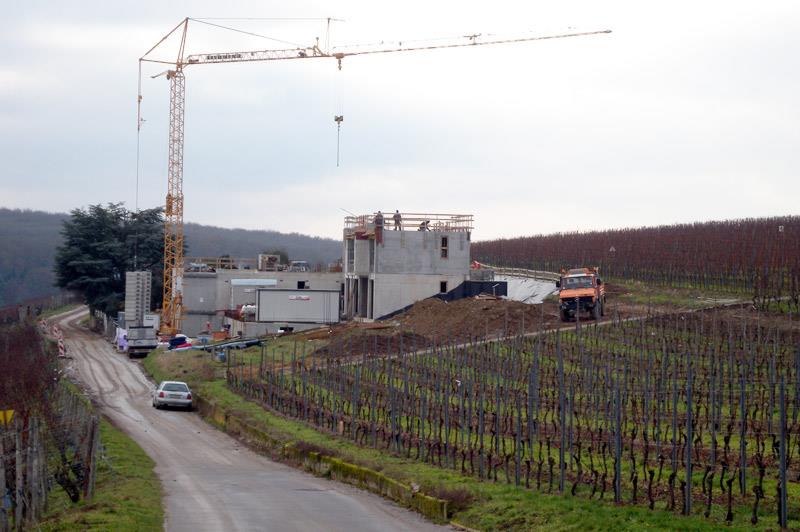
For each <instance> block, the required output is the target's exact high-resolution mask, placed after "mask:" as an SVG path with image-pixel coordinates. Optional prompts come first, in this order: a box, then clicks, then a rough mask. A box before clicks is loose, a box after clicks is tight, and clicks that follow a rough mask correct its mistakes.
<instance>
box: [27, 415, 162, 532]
mask: <svg viewBox="0 0 800 532" xmlns="http://www.w3.org/2000/svg"><path fill="white" fill-rule="evenodd" d="M100 441H102V443H103V448H104V456H103V455H102V454H101V456H100V457H99V458H98V465H99V468H98V472H97V483H96V490H95V495H94V498H93V499H92V500H90V501H80V502H79V503H77V504H72V503H70V502H69V499H68V498H67V497H66V495H64V493H63V491H61V490H60V488H56V489H55V490H54V491H53V492H52V497H51V499H50V509H49V512H48V516H47V518H46V519H45V520H44V522H43V523H41V529H42V530H46V531H61V530H115V531H131V532H133V531H145V530H154V531H155V530H162V529H163V522H164V509H163V506H162V504H161V483H160V482H159V480H158V477H157V476H156V474H155V471H154V470H153V468H154V467H155V463H154V462H153V461H152V460H151V459H150V457H148V456H147V455H146V454H145V453H144V451H143V450H142V449H141V448H140V447H139V446H138V445H136V443H134V441H133V440H131V439H130V438H128V437H127V436H126V435H125V434H123V433H122V432H121V431H120V430H118V429H116V428H115V427H113V426H112V425H111V424H110V423H109V422H108V421H106V420H102V421H101V424H100Z"/></svg>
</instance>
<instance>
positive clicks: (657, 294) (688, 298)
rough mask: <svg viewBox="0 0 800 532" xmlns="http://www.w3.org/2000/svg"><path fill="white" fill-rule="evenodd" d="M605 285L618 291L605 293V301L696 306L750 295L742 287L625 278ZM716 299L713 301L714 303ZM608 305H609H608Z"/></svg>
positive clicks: (686, 307)
mask: <svg viewBox="0 0 800 532" xmlns="http://www.w3.org/2000/svg"><path fill="white" fill-rule="evenodd" d="M609 286H613V287H614V289H615V291H616V290H619V291H621V292H622V293H621V294H614V295H609V296H608V301H609V303H610V304H613V303H612V301H613V300H614V299H618V300H620V301H624V302H627V303H635V304H640V305H656V306H667V307H676V308H685V309H700V308H707V307H712V306H716V305H717V304H719V303H718V302H728V301H732V300H742V301H749V300H751V299H752V295H751V294H750V293H749V292H743V291H723V290H712V289H702V288H692V287H682V288H681V287H666V286H655V285H648V284H646V283H643V282H641V281H634V280H629V279H612V280H611V281H609ZM715 303H716V304H715ZM609 308H612V307H611V306H610V307H609Z"/></svg>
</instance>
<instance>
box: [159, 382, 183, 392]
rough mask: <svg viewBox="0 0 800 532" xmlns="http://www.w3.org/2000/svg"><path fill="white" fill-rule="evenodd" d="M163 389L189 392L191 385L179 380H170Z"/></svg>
mask: <svg viewBox="0 0 800 532" xmlns="http://www.w3.org/2000/svg"><path fill="white" fill-rule="evenodd" d="M163 390H164V391H165V392H188V391H189V387H188V386H186V385H185V384H181V383H179V382H169V383H167V384H165V385H164V388H163Z"/></svg>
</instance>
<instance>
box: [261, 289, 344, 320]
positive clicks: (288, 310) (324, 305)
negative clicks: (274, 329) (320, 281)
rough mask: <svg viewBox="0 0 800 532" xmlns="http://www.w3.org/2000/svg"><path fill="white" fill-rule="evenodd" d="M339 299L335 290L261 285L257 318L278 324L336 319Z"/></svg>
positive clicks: (337, 317) (337, 318)
mask: <svg viewBox="0 0 800 532" xmlns="http://www.w3.org/2000/svg"><path fill="white" fill-rule="evenodd" d="M339 300H340V294H339V291H338V290H291V289H289V290H280V289H260V290H258V295H257V299H256V321H258V322H259V323H276V324H281V325H283V324H286V325H289V324H313V325H322V324H325V325H330V324H333V323H338V322H339V308H340V305H339Z"/></svg>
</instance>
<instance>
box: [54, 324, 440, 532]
mask: <svg viewBox="0 0 800 532" xmlns="http://www.w3.org/2000/svg"><path fill="white" fill-rule="evenodd" d="M86 312H87V311H86V309H79V310H76V311H73V312H70V313H67V314H64V315H62V316H59V317H58V318H56V320H57V321H58V323H59V325H60V326H61V328H62V329H63V331H64V336H65V339H66V343H67V349H68V354H69V355H70V356H72V357H73V360H72V361H71V367H70V370H71V371H73V372H74V373H75V376H76V377H77V378H78V379H80V380H81V381H82V382H83V383H84V384H85V385H86V387H87V388H88V389H89V390H91V392H92V394H93V396H94V398H95V399H96V400H97V402H98V403H99V404H100V405H101V409H102V411H103V413H104V414H105V415H106V416H108V417H109V418H110V419H111V420H112V421H113V422H114V423H115V424H116V425H117V426H118V427H120V428H122V430H124V431H125V432H126V433H127V434H129V435H130V436H131V437H132V438H133V439H134V440H136V442H137V443H138V444H139V445H140V446H141V447H142V448H143V449H144V450H145V452H147V454H148V455H149V456H150V457H152V458H153V460H155V462H156V465H157V467H156V472H157V473H158V475H159V477H160V478H161V483H162V486H163V489H164V494H165V499H164V502H165V507H166V522H165V528H166V529H167V530H169V531H183V530H191V531H198V530H214V531H223V530H224V531H233V530H280V531H283V530H303V531H306V530H341V531H348V532H351V531H356V530H357V531H361V530H381V531H393V530H442V528H441V527H436V526H434V525H432V524H430V523H429V522H427V521H425V520H424V519H423V518H422V517H420V516H419V515H417V514H415V513H412V512H410V511H408V510H405V509H402V508H399V507H397V506H395V505H393V504H391V503H390V502H388V501H386V500H384V499H382V498H380V497H378V496H375V495H372V494H369V493H365V492H362V491H359V490H357V489H355V488H351V487H350V486H346V485H343V484H339V483H336V482H331V481H328V480H325V479H320V478H316V477H313V476H311V475H307V474H305V473H303V472H301V471H297V470H295V469H292V468H290V467H288V466H285V465H283V464H278V463H275V462H272V461H270V460H268V459H266V458H264V457H262V456H260V455H257V454H255V453H253V452H251V451H250V450H249V449H247V448H245V447H243V446H241V445H240V444H239V443H238V442H237V441H236V440H234V439H233V438H231V437H229V436H227V435H226V434H223V433H222V432H219V431H217V430H215V429H213V428H211V427H210V426H208V425H207V424H205V423H204V422H203V421H202V420H201V419H200V418H199V417H198V416H197V415H196V414H193V413H187V412H178V411H164V410H156V409H154V408H153V407H152V405H151V399H150V390H151V389H152V384H151V383H150V382H149V381H148V380H147V378H145V376H144V374H143V373H142V371H141V369H140V367H139V366H138V365H137V364H136V363H134V362H131V361H129V360H128V359H127V357H125V356H123V355H120V354H117V353H115V352H114V349H113V347H112V346H111V345H110V344H109V343H108V342H106V341H105V340H103V339H102V338H100V337H99V336H97V335H94V334H91V333H89V332H87V331H85V329H83V328H82V327H80V326H79V325H77V322H78V320H79V319H80V318H81V317H83V316H85V315H86Z"/></svg>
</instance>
